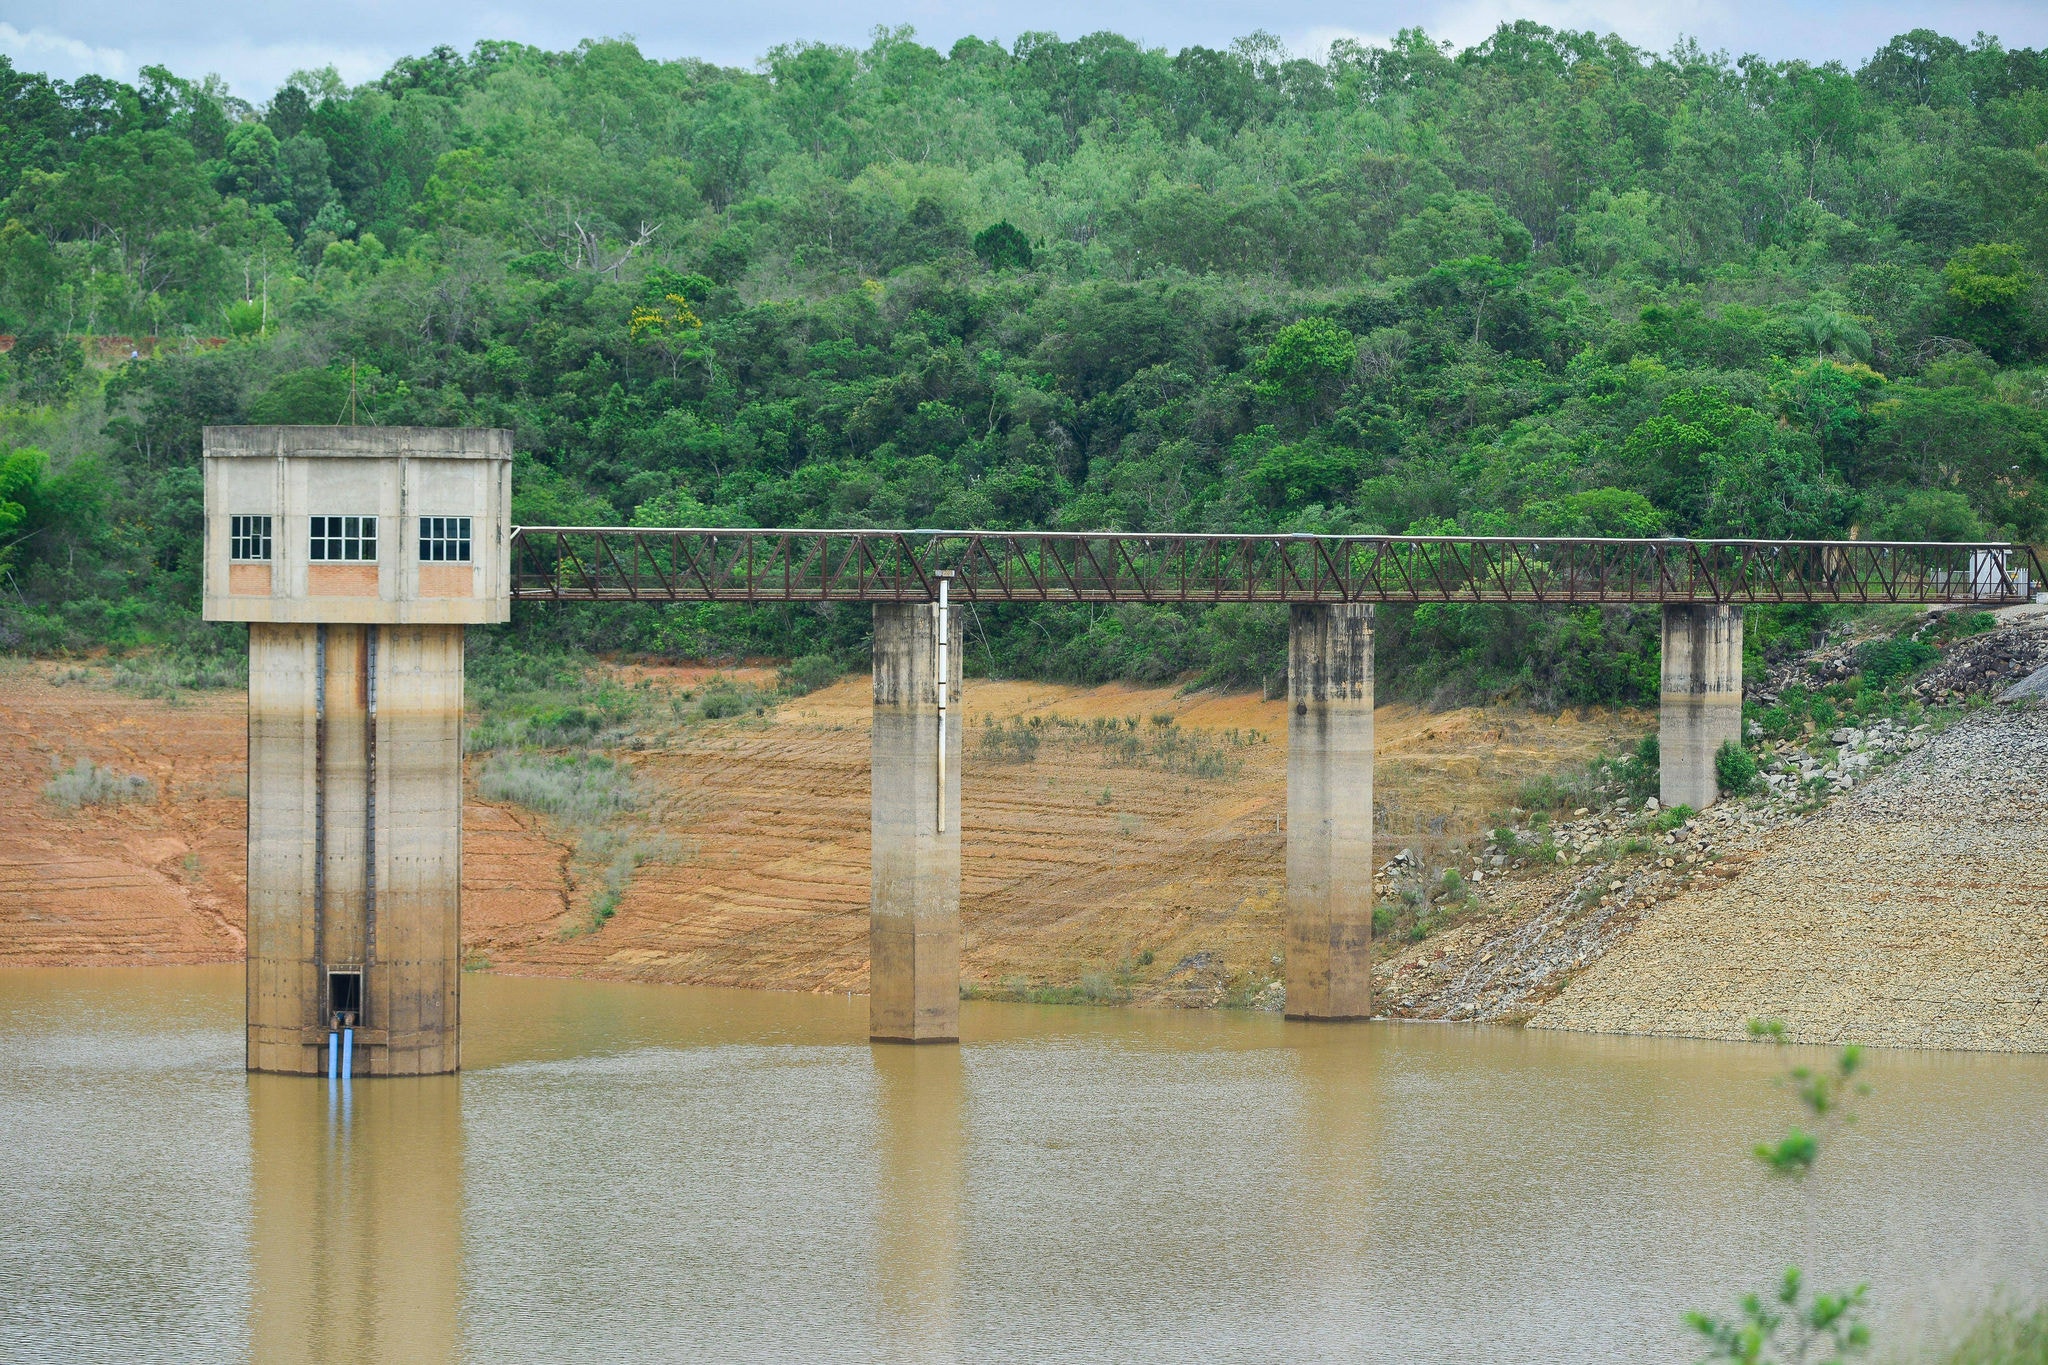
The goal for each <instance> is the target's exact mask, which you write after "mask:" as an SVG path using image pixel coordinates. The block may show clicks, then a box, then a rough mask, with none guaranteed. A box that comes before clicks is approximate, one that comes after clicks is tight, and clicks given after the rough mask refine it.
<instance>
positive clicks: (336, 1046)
mask: <svg viewBox="0 0 2048 1365" xmlns="http://www.w3.org/2000/svg"><path fill="white" fill-rule="evenodd" d="M340 1065H341V1040H340V1039H339V1038H337V1037H335V1036H334V1030H332V1029H329V1030H328V1031H327V1079H328V1080H330V1081H331V1080H333V1079H334V1077H335V1075H336V1074H337V1073H336V1070H335V1068H337V1067H339V1066H340Z"/></svg>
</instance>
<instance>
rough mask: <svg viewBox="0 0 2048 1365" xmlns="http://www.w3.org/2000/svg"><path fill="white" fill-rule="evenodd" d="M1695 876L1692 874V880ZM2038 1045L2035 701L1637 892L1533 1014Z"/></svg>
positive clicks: (2046, 839) (2047, 959)
mask: <svg viewBox="0 0 2048 1365" xmlns="http://www.w3.org/2000/svg"><path fill="white" fill-rule="evenodd" d="M1702 881H1705V879H1702ZM1757 1017H1768V1018H1774V1019H1782V1020H1783V1021H1784V1022H1785V1024H1786V1028H1787V1032H1788V1035H1789V1036H1790V1037H1791V1038H1793V1039H1796V1040H1798V1041H1803V1042H1815V1043H1844V1042H1857V1043H1869V1044H1877V1045H1888V1046H1902V1047H1940V1048H1967V1049H1975V1050H1984V1051H2011V1052H2034V1051H2048V708H2040V707H2026V708H2014V707H1999V708H1997V709H1995V710H1990V711H1986V712H1983V713H1980V714H1978V715H1975V716H1972V717H1970V718H1968V719H1966V720H1964V721H1962V722H1960V723H1958V724H1957V725H1955V726H1954V727H1952V728H1951V729H1949V730H1948V731H1946V732H1944V733H1942V734H1941V735H1939V736H1937V737H1936V738H1935V739H1934V740H1933V741H1932V742H1930V743H1928V744H1927V745H1926V746H1925V747H1924V748H1920V749H1918V750H1917V751H1915V752H1913V753H1911V754H1908V755H1907V756H1906V757H1905V758H1903V759H1902V760H1901V761H1900V762H1899V763H1898V765H1897V766H1896V767H1893V768H1891V769H1889V770H1887V771H1884V772H1882V773H1881V774H1879V775H1878V776H1876V777H1874V778H1873V779H1872V780H1871V781H1870V782H1869V783H1868V785H1859V786H1857V788H1856V789H1855V790H1853V791H1850V792H1847V793H1845V794H1843V795H1842V796H1840V797H1838V798H1837V799H1836V800H1835V801H1834V802H1832V803H1830V805H1829V806H1828V807H1827V808H1826V809H1825V810H1823V811H1821V812H1819V813H1817V814H1816V815H1814V816H1812V817H1810V818H1808V819H1804V820H1800V821H1797V822H1795V823H1793V824H1792V825H1790V826H1788V827H1785V828H1782V829H1780V830H1779V831H1776V833H1775V837H1773V838H1771V839H1769V840H1768V841H1765V842H1764V845H1763V847H1761V848H1759V849H1758V850H1757V851H1756V852H1755V853H1754V854H1753V855H1752V856H1751V858H1750V859H1749V860H1748V861H1747V862H1746V863H1745V864H1744V865H1743V866H1742V868H1741V870H1740V871H1739V872H1738V873H1737V874H1736V875H1734V876H1733V877H1732V878H1730V879H1729V880H1727V881H1726V882H1722V883H1718V884H1711V885H1695V886H1694V887H1692V888H1690V889H1689V890H1687V891H1686V892H1685V893H1684V894H1682V895H1679V896H1678V897H1676V898H1675V899H1672V900H1669V901H1666V902H1664V903H1662V904H1657V905H1654V906H1651V907H1647V908H1646V909H1645V910H1644V911H1643V912H1641V916H1640V919H1639V920H1638V921H1637V923H1636V924H1635V926H1634V932H1632V933H1628V934H1626V935H1625V936H1621V937H1619V938H1618V939H1617V940H1616V941H1614V942H1613V943H1612V946H1611V948H1609V950H1608V951H1606V952H1605V953H1604V955H1600V956H1599V957H1598V958H1597V960H1595V961H1593V962H1592V964H1591V965H1590V966H1588V967H1587V968H1586V969H1585V970H1584V971H1583V972H1582V973H1581V974H1579V975H1578V976H1577V977H1575V978H1574V979H1572V980H1570V981H1569V982H1568V983H1567V984H1566V985H1565V986H1564V988H1563V990H1562V992H1561V993H1560V994H1558V995H1557V997H1556V998H1555V999H1554V1000H1551V1001H1550V1002H1549V1003H1547V1004H1545V1005H1543V1006H1542V1007H1541V1008H1540V1009H1538V1010H1537V1011H1536V1012H1535V1013H1534V1014H1533V1015H1532V1016H1531V1017H1530V1018H1529V1020H1528V1023H1529V1026H1530V1027H1532V1028H1555V1029H1579V1030H1586V1031H1591V1032H1601V1033H1638V1034H1664V1035H1672V1036H1679V1037H1694V1038H1741V1037H1744V1036H1746V1034H1747V1023H1748V1021H1749V1020H1750V1019H1751V1018H1757Z"/></svg>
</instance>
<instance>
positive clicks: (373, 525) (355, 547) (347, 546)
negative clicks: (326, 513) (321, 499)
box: [313, 517, 377, 564]
mask: <svg viewBox="0 0 2048 1365" xmlns="http://www.w3.org/2000/svg"><path fill="white" fill-rule="evenodd" d="M376 558H377V519H376V518H375V517H314V518H313V562H314V563H316V564H317V563H320V562H322V561H324V560H336V561H341V562H344V563H345V562H348V561H351V560H353V561H354V562H356V563H358V564H361V563H368V562H373V561H375V559H376Z"/></svg>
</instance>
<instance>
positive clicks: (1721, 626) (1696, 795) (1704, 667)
mask: <svg viewBox="0 0 2048 1365" xmlns="http://www.w3.org/2000/svg"><path fill="white" fill-rule="evenodd" d="M1731 739H1732V740H1735V741H1736V742H1738V743H1740V742H1741V739H1742V608H1741V607H1739V606H1728V605H1725V604H1721V603H1714V602H1696V603H1695V602H1673V603H1668V604H1666V605H1665V607H1664V666H1663V687H1662V690H1661V693H1660V695H1659V698H1658V707H1657V750H1658V761H1659V765H1660V776H1659V779H1658V790H1657V795H1658V799H1659V800H1661V801H1662V802H1663V803H1664V804H1665V805H1667V806H1681V805H1682V806H1691V807H1692V808H1693V809H1694V810H1705V809H1706V808H1707V807H1708V806H1711V805H1712V804H1714V800H1715V798H1716V797H1718V796H1719V795H1720V788H1719V784H1718V783H1717V782H1716V780H1715V775H1714V755H1715V753H1716V752H1718V751H1719V750H1720V748H1721V746H1722V745H1723V744H1725V743H1727V742H1728V741H1729V740H1731Z"/></svg>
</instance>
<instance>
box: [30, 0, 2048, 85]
mask: <svg viewBox="0 0 2048 1365" xmlns="http://www.w3.org/2000/svg"><path fill="white" fill-rule="evenodd" d="M1525 17H1526V18H1532V19H1536V20H1538V21H1540V22H1542V23H1546V24H1550V25H1553V26H1556V27H1569V28H1592V29H1596V30H1599V31H1601V32H1603V33H1604V32H1613V33H1619V34H1620V35H1621V36H1622V37H1624V38H1627V39H1629V40H1630V41H1632V42H1636V43H1639V44H1643V45H1646V46H1649V47H1653V48H1657V49H1660V50H1661V49H1663V48H1666V47H1668V46H1669V45H1670V44H1671V43H1672V42H1673V41H1674V40H1675V39H1677V38H1679V37H1680V36H1681V35H1683V36H1686V37H1692V38H1697V39H1698V40H1699V41H1700V42H1701V43H1703V44H1704V45H1706V46H1707V47H1708V48H1725V49H1727V50H1728V51H1730V52H1732V53H1735V54H1738V55H1739V54H1741V53H1745V52H1757V53H1761V54H1763V55H1764V56H1767V57H1772V58H1785V57H1805V58H1808V59H1810V60H1825V59H1828V58H1839V59H1841V60H1842V61H1845V62H1849V63H1851V64H1852V65H1853V64H1854V63H1856V62H1859V61H1860V60H1862V59H1863V58H1864V57H1867V56H1868V55H1869V54H1870V53H1871V52H1872V51H1874V50H1875V49H1877V48H1878V47H1879V46H1881V45H1882V44H1883V43H1884V42H1885V40H1886V39H1887V38H1889V37H1890V36H1891V35H1892V34H1894V33H1902V32H1904V31H1906V30H1908V29H1912V28H1922V27H1924V28H1933V29H1938V30H1940V31H1942V32H1944V33H1947V34H1950V35H1951V36H1953V37H1956V38H1960V39H1963V40H1965V41H1968V40H1969V39H1970V38H1971V37H1972V36H1973V35H1974V34H1976V33H1978V32H1980V31H1981V32H1986V33H1992V34H1996V35H1997V36H1998V37H2000V38H2001V39H2003V40H2004V42H2005V43H2006V44H2007V46H2012V47H2041V46H2048V0H1955V2H1954V3H1932V2H1931V0H1928V2H1923V3H1919V4H1908V3H1898V2H1897V0H1874V2H1871V3H1848V2H1847V0H1818V2H1815V0H1406V3H1387V2H1386V0H1129V2H1128V3H1124V4H1116V5H1103V4H1090V3H1077V0H1031V2H1030V3H1021V2H1020V0H959V2H958V3H939V2H938V0H833V2H831V3H827V2H826V0H755V3H750V4H731V3H727V4H718V5H708V4H701V3H697V4H680V5H678V4H662V3H657V2H656V0H612V3H607V4H569V3H564V2H563V0H455V3H432V2H431V0H427V2H424V3H423V2H422V0H342V3H339V4H313V3H307V0H298V3H293V4H278V3H271V2H270V0H211V3H205V4H200V3H194V0H0V52H4V53H6V54H7V55H8V56H10V57H12V58H13V59H14V63H15V65H16V66H17V67H18V68H21V69H24V70H33V71H47V72H49V73H50V74H52V75H55V76H62V77H66V78H69V77H74V76H77V75H79V74H80V73H82V72H86V71H98V72H101V73H104V74H106V75H111V76H119V77H122V78H124V79H132V78H133V77H134V75H135V72H136V69H137V68H138V67H141V66H143V65H146V64H149V63H154V62H160V63H162V64H164V65H165V66H168V67H170V68H171V69H172V70H174V71H176V72H178V73H179V74H181V75H189V76H200V75H204V74H206V73H207V72H218V73H220V74H221V75H223V76H225V77H226V78H227V79H228V81H229V83H230V84H231V85H232V86H233V87H234V89H235V91H236V93H237V94H240V95H242V96H243V97H244V98H247V99H251V100H256V101H261V100H263V99H265V98H267V97H268V96H269V94H270V92H271V91H272V89H274V88H275V87H276V85H277V84H278V83H279V82H280V81H281V80H282V79H283V78H284V77H285V76H287V75H289V74H290V73H291V72H292V71H294V70H297V69H299V68H302V67H319V66H325V65H327V64H329V63H332V64H333V65H334V66H335V68H336V69H338V70H339V71H340V72H341V74H342V76H343V77H344V78H346V79H347V80H349V81H351V82H356V81H363V80H367V79H369V78H370V77H373V76H375V75H377V74H379V73H380V72H382V71H383V70H384V69H385V68H386V67H388V66H389V65H390V64H391V62H392V61H393V60H394V59H396V58H398V57H402V56H406V55H409V54H413V53H418V52H423V51H425V50H426V49H428V48H430V47H432V46H434V45H435V44H437V43H447V44H450V45H452V46H454V47H457V48H462V49H467V48H468V47H469V45H470V44H471V43H473V42H475V41H476V40H477V39H479V38H509V39H514V40H516V41H519V42H524V43H532V44H535V45H537V46H541V47H550V48H563V47H570V46H573V45H574V44H575V43H576V42H577V41H578V40H579V39H582V38H587V37H603V36H608V35H631V36H632V37H633V38H635V39H636V40H637V41H638V42H639V44H640V48H641V50H642V51H643V52H645V53H647V54H648V55H649V56H654V57H683V56H694V57H704V58H708V59H710V60H713V61H717V62H722V63H726V64H728V65H750V64H752V63H753V61H754V60H755V59H756V58H758V57H759V56H760V55H761V54H762V53H763V52H765V51H766V50H767V49H768V48H770V47H772V46H774V45H775V44H777V43H783V42H791V41H796V40H801V39H813V40H824V41H829V42H837V43H849V44H854V45H860V44H862V43H863V42H864V41H865V39H866V36H867V34H868V31H869V30H870V29H872V28H873V27H874V26H875V25H877V24H910V25H913V26H914V27H915V28H916V29H917V33H918V36H919V38H921V39H922V40H923V41H925V42H927V43H930V44H932V45H933V46H935V47H938V48H940V49H941V50H944V49H945V48H947V47H949V46H951V45H952V43H953V41H954V40H955V39H957V38H960V37H962V36H963V35H966V34H970V33H971V34H975V35H978V36H980V37H983V38H993V39H997V40H1000V41H1002V42H1004V43H1006V44H1007V43H1008V42H1009V41H1010V40H1012V39H1014V38H1015V37H1016V36H1017V34H1018V33H1020V32H1024V31H1027V30H1032V29H1039V30H1051V31H1053V32H1056V33H1058V34H1060V35H1061V36H1062V37H1068V38H1071V37H1075V36H1078V35H1079V34H1082V33H1088V32H1092V31H1094V30H1097V29H1105V28H1106V29H1113V30H1115V31H1117V32H1119V33H1123V34H1125V35H1126V36H1129V37H1132V38H1135V39H1138V40H1140V41H1142V42H1144V43H1146V44H1148V45H1155V46H1161V47H1166V48H1180V47H1184V46H1187V45H1189V44H1193V43H1202V44H1207V45H1209V46H1212V47H1220V46H1222V45H1223V44H1225V43H1228V42H1229V41H1230V39H1232V38H1234V37H1237V36H1239V35H1241V34H1245V33H1249V32H1251V31H1252V30H1253V29H1258V28H1264V29H1268V30H1270V31H1272V32H1275V33H1278V34H1279V35H1280V36H1281V38H1283V39H1284V40H1285V41H1286V42H1287V44H1288V46H1289V47H1290V48H1292V49H1293V50H1295V51H1297V52H1303V53H1310V54H1320V52H1321V51H1322V49H1324V48H1325V47H1326V46H1327V45H1328V44H1329V42H1330V41H1331V40H1332V39H1333V38H1339V37H1344V36H1353V37H1358V38H1364V39H1368V40H1377V39H1382V38H1384V37H1386V36H1387V35H1389V34H1391V33H1393V32H1394V31H1395V30H1397V29H1401V28H1405V27H1410V26H1414V25H1420V26H1422V27H1423V28H1426V29H1428V30H1429V31H1430V32H1431V33H1432V34H1435V35H1437V36H1438V37H1443V38H1450V39H1453V40H1455V41H1457V42H1459V43H1461V44H1462V43H1470V42H1474V41H1476V40H1478V39H1481V38H1484V37H1485V36H1486V35H1487V34H1488V33H1489V32H1491V31H1492V30H1493V28H1494V26H1495V25H1496V24H1498V23H1500V22H1501V21H1502V20H1503V19H1515V18H1525Z"/></svg>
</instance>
